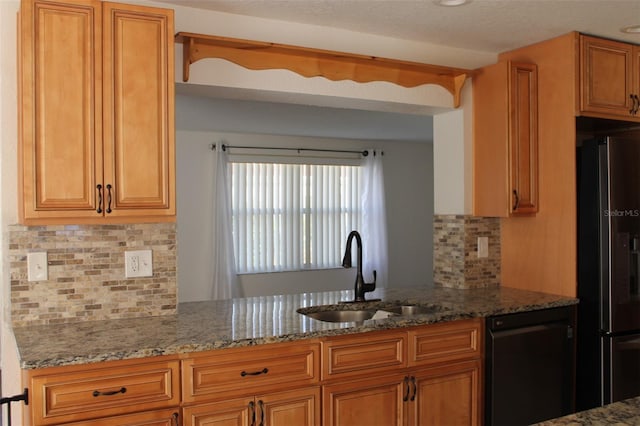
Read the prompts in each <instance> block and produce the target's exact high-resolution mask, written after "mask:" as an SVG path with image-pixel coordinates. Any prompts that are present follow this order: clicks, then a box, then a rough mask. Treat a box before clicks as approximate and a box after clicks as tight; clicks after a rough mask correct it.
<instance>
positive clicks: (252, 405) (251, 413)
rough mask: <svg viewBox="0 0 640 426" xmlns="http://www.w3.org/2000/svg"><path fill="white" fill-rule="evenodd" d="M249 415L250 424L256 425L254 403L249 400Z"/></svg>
mask: <svg viewBox="0 0 640 426" xmlns="http://www.w3.org/2000/svg"><path fill="white" fill-rule="evenodd" d="M249 416H250V417H251V424H250V425H251V426H256V404H255V403H254V402H253V401H251V402H249Z"/></svg>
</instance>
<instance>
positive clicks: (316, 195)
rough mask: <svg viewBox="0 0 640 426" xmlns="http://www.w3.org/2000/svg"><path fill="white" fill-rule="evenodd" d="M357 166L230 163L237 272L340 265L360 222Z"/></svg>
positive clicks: (319, 267) (359, 191) (359, 192)
mask: <svg viewBox="0 0 640 426" xmlns="http://www.w3.org/2000/svg"><path fill="white" fill-rule="evenodd" d="M361 169H362V167H360V166H354V165H318V164H280V163H259V162H256V163H254V162H251V163H250V162H233V161H232V162H231V163H230V164H229V173H230V175H231V179H230V182H231V211H232V229H233V240H234V254H235V260H236V271H237V272H238V273H258V272H275V271H294V270H303V269H326V268H336V267H339V266H340V263H341V261H342V254H343V253H342V250H343V247H344V244H345V242H346V238H347V235H348V234H349V232H350V231H352V230H354V229H359V228H360V224H361V220H362V218H361V216H362V215H361V200H360V194H361V190H360V182H361V175H362V172H361Z"/></svg>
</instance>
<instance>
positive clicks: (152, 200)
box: [103, 3, 175, 216]
mask: <svg viewBox="0 0 640 426" xmlns="http://www.w3.org/2000/svg"><path fill="white" fill-rule="evenodd" d="M103 19H104V26H103V37H104V56H103V57H104V77H103V78H104V92H103V94H104V159H105V170H104V182H105V184H106V185H109V184H111V185H112V186H113V188H112V191H113V194H112V197H113V198H112V209H113V211H112V212H111V213H110V214H111V215H112V216H156V215H167V216H172V215H175V197H174V195H175V187H174V185H175V170H174V168H175V165H174V164H175V160H174V157H175V154H174V152H175V141H174V138H175V136H174V123H173V120H174V118H173V116H174V86H175V82H174V68H173V63H174V58H173V20H172V14H170V13H168V11H167V10H165V9H151V8H148V7H139V6H132V5H123V4H117V3H104V9H103ZM107 197H108V191H107Z"/></svg>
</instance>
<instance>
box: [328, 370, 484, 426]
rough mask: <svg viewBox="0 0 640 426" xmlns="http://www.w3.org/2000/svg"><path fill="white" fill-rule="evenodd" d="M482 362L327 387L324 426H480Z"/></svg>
mask: <svg viewBox="0 0 640 426" xmlns="http://www.w3.org/2000/svg"><path fill="white" fill-rule="evenodd" d="M481 389H482V388H481V385H480V361H479V360H474V361H469V362H463V363H459V364H454V365H444V366H440V367H434V368H428V369H423V370H417V371H410V372H408V373H407V374H404V375H402V374H395V375H387V376H382V377H372V378H370V379H365V380H354V381H349V382H346V383H336V384H332V385H326V386H324V388H323V402H322V404H323V419H324V421H323V425H324V426H394V425H396V426H404V425H411V426H414V425H415V426H429V425H433V426H441V425H448V426H472V425H479V424H481V422H480V418H481V411H480V401H481V395H480V392H481Z"/></svg>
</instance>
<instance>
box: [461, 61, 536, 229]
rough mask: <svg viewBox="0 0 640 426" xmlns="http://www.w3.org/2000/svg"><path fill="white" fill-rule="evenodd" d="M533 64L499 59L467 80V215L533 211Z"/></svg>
mask: <svg viewBox="0 0 640 426" xmlns="http://www.w3.org/2000/svg"><path fill="white" fill-rule="evenodd" d="M537 90H538V88H537V67H536V65H535V64H529V63H520V62H511V61H508V62H499V63H497V64H494V65H491V66H488V67H485V68H482V69H481V70H480V71H479V72H478V74H477V75H476V76H475V77H474V81H473V102H474V107H473V121H474V123H473V134H474V141H473V143H474V147H473V162H474V167H473V213H474V215H476V216H487V217H509V216H513V215H519V214H534V213H536V212H537V211H538V107H537V103H538V99H537Z"/></svg>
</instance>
